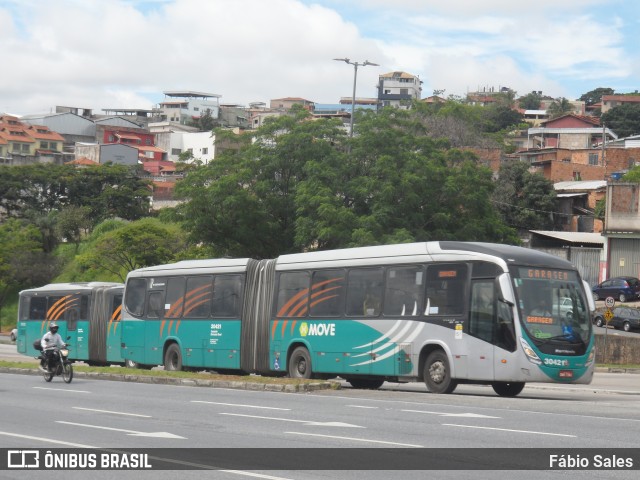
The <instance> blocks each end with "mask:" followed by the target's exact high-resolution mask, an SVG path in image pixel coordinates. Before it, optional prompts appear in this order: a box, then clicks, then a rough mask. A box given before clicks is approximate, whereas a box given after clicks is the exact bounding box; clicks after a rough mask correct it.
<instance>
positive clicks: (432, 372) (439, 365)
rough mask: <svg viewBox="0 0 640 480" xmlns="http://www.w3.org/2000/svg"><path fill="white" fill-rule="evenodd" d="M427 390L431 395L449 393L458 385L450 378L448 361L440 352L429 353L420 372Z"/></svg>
mask: <svg viewBox="0 0 640 480" xmlns="http://www.w3.org/2000/svg"><path fill="white" fill-rule="evenodd" d="M422 377H423V380H424V383H425V384H426V385H427V390H429V391H430V392H431V393H451V392H453V391H454V390H455V389H456V387H457V386H458V383H457V382H456V381H455V380H453V379H452V378H451V369H450V368H449V360H448V359H447V355H446V354H445V353H444V352H443V351H442V350H436V351H434V352H431V353H430V354H429V356H428V357H427V361H426V362H425V364H424V369H423V372H422Z"/></svg>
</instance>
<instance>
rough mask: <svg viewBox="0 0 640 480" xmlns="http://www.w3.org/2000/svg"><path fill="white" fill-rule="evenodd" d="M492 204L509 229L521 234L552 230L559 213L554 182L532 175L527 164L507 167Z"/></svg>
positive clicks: (501, 168) (512, 163) (501, 175)
mask: <svg viewBox="0 0 640 480" xmlns="http://www.w3.org/2000/svg"><path fill="white" fill-rule="evenodd" d="M493 201H494V203H495V205H496V207H497V209H498V211H499V212H500V215H501V217H502V219H503V220H504V222H505V223H506V224H507V225H510V226H511V227H513V228H518V229H521V230H551V229H553V227H554V223H555V219H554V215H553V212H557V211H558V205H557V196H556V192H555V190H554V188H553V182H551V181H550V180H547V179H546V178H544V176H542V175H541V174H539V173H531V172H529V166H528V165H527V164H526V163H524V162H519V161H514V162H509V163H504V164H503V165H502V166H501V167H500V171H499V172H498V180H497V181H496V189H495V191H494V193H493Z"/></svg>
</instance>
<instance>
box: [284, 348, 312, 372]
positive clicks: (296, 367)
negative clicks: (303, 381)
mask: <svg viewBox="0 0 640 480" xmlns="http://www.w3.org/2000/svg"><path fill="white" fill-rule="evenodd" d="M311 375H312V371H311V357H310V356H309V351H308V350H307V349H306V348H304V347H298V348H296V349H295V350H294V351H293V353H292V354H291V358H289V376H290V377H291V378H311Z"/></svg>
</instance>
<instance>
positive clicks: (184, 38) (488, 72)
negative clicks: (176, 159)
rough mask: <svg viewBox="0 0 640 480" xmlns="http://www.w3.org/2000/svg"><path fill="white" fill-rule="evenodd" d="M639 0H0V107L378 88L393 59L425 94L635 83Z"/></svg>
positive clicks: (310, 95) (326, 94) (37, 109)
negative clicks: (172, 94) (173, 93)
mask: <svg viewBox="0 0 640 480" xmlns="http://www.w3.org/2000/svg"><path fill="white" fill-rule="evenodd" d="M639 32H640V2H638V1H637V0H536V1H534V2H525V1H520V0H448V1H443V0H394V1H389V0H0V59H1V60H0V71H1V72H2V73H1V74H0V112H7V113H13V114H17V115H22V114H29V113H43V112H49V111H52V110H53V109H54V108H55V106H56V105H64V106H74V107H83V108H92V109H94V112H95V113H102V109H103V108H108V109H118V108H121V109H122V108H143V109H150V108H152V107H153V106H154V105H156V104H157V103H159V102H161V101H163V99H164V95H163V94H162V92H163V91H166V90H193V91H200V92H207V93H214V94H217V95H221V99H220V102H221V103H235V104H243V105H248V103H249V102H266V103H268V102H269V100H270V99H272V98H281V97H303V98H306V99H308V100H311V101H313V102H316V103H337V102H338V101H339V99H340V97H350V96H351V93H352V87H353V73H354V69H353V67H352V66H351V65H347V64H345V63H343V62H336V61H333V60H332V59H334V58H344V57H346V58H349V59H351V60H352V61H356V62H360V63H361V62H364V61H365V60H369V61H370V62H374V63H377V64H379V66H377V67H373V66H367V67H361V68H359V69H358V82H357V95H358V96H359V97H375V96H376V83H377V78H378V75H380V74H383V73H388V72H391V71H395V70H402V71H405V72H409V73H411V74H414V75H417V76H419V77H420V79H421V80H422V81H423V95H422V96H423V97H427V96H429V95H431V94H432V93H433V91H434V90H444V91H445V92H444V96H448V95H465V94H466V93H467V92H469V91H477V90H481V89H483V88H495V89H498V88H500V87H505V86H506V87H510V88H512V89H514V90H515V91H516V92H517V93H518V94H519V95H524V94H526V93H528V92H530V91H532V90H541V91H542V92H543V93H544V94H545V95H550V96H552V97H556V98H557V97H562V96H563V97H567V98H570V99H575V98H578V97H579V96H580V95H582V94H583V93H585V92H588V91H590V90H593V89H594V88H597V87H611V88H614V89H615V90H616V92H619V93H626V92H633V91H635V90H636V89H640V49H639V48H638V45H640V33H639Z"/></svg>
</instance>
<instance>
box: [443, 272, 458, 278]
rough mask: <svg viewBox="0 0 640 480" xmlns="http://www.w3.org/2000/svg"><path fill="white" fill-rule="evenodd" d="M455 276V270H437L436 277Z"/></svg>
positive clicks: (456, 273) (456, 274)
mask: <svg viewBox="0 0 640 480" xmlns="http://www.w3.org/2000/svg"><path fill="white" fill-rule="evenodd" d="M457 276H458V272H457V271H455V270H441V271H439V272H438V277H440V278H453V277H457Z"/></svg>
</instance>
